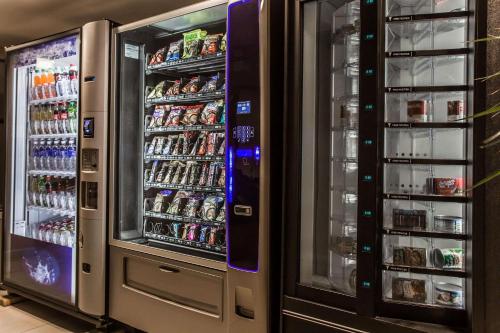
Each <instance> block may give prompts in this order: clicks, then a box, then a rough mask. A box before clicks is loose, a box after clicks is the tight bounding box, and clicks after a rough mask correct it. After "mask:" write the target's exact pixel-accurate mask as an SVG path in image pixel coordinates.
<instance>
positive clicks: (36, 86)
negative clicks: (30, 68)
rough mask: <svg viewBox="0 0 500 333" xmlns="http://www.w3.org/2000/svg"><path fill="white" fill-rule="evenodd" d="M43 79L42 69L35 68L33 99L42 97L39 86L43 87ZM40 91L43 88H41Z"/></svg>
mask: <svg viewBox="0 0 500 333" xmlns="http://www.w3.org/2000/svg"><path fill="white" fill-rule="evenodd" d="M41 83H42V79H41V77H40V71H39V70H38V69H37V68H35V75H34V76H33V87H32V93H31V95H32V98H33V99H40V97H39V96H40V95H39V87H41ZM40 92H42V91H41V89H40Z"/></svg>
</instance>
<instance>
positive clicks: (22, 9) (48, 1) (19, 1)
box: [0, 0, 200, 58]
mask: <svg viewBox="0 0 500 333" xmlns="http://www.w3.org/2000/svg"><path fill="white" fill-rule="evenodd" d="M196 2H200V1H199V0H198V1H197V0H69V1H68V0H0V58H3V57H4V50H3V49H4V47H5V46H10V45H15V44H20V43H24V42H26V41H30V40H34V39H38V38H41V37H44V36H48V35H52V34H55V33H58V32H62V31H65V30H69V29H72V28H76V27H79V26H82V25H83V24H84V23H86V22H90V21H95V20H99V19H103V18H107V19H110V20H113V21H115V22H118V23H121V24H125V23H129V22H134V21H137V20H140V19H143V18H147V17H150V16H154V15H158V14H161V13H164V12H167V11H170V10H173V9H177V8H180V7H184V6H187V5H190V4H193V3H196Z"/></svg>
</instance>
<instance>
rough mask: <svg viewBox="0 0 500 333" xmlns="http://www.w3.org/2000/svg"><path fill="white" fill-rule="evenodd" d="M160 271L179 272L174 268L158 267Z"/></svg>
mask: <svg viewBox="0 0 500 333" xmlns="http://www.w3.org/2000/svg"><path fill="white" fill-rule="evenodd" d="M158 268H159V269H160V271H162V272H163V273H179V270H178V269H176V268H171V267H167V266H160V267H158Z"/></svg>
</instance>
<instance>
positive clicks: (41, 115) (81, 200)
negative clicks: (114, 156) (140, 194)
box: [2, 21, 111, 321]
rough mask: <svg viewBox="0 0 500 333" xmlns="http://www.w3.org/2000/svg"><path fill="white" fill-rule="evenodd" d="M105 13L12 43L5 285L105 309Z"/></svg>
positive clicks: (85, 308)
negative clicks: (76, 25) (67, 28)
mask: <svg viewBox="0 0 500 333" xmlns="http://www.w3.org/2000/svg"><path fill="white" fill-rule="evenodd" d="M110 27H111V23H110V22H109V21H97V22H92V23H88V24H85V25H84V26H83V27H82V28H81V29H75V30H72V31H68V32H65V33H62V34H58V35H55V36H52V37H48V38H45V39H42V40H38V41H34V42H30V43H27V44H23V45H19V46H14V47H10V48H7V58H6V67H7V71H6V73H7V110H6V121H5V125H6V158H5V160H6V173H5V206H4V208H5V209H4V224H3V226H4V227H3V230H2V245H3V251H2V286H3V287H5V288H6V289H7V290H9V291H12V292H15V293H17V294H21V295H24V296H26V297H27V298H31V299H34V300H36V301H39V302H42V303H45V304H48V305H51V306H55V307H57V308H59V309H61V310H64V311H66V312H68V313H71V314H72V315H76V316H78V315H80V316H81V317H82V318H85V319H87V320H91V321H92V320H95V321H99V320H100V319H101V318H102V317H103V316H105V314H106V310H105V293H106V289H105V285H106V281H105V278H106V277H105V273H106V260H105V258H106V228H105V222H106V218H105V215H104V213H105V212H106V195H105V193H106V184H105V182H104V180H105V171H106V169H107V168H106V167H105V166H106V156H107V152H106V149H107V140H106V138H107V134H106V133H107V132H106V131H107V109H108V102H107V101H108V68H109V63H108V62H109V39H110V32H111V29H110Z"/></svg>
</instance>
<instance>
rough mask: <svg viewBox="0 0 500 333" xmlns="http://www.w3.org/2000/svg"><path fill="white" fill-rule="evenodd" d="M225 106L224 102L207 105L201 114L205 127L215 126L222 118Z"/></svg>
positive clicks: (219, 101) (201, 120) (201, 121)
mask: <svg viewBox="0 0 500 333" xmlns="http://www.w3.org/2000/svg"><path fill="white" fill-rule="evenodd" d="M223 106H224V101H223V100H218V101H214V102H209V103H207V105H205V108H204V109H203V111H202V112H201V117H200V123H202V124H205V125H215V124H216V123H217V120H218V119H219V117H220V114H221V111H222V109H223Z"/></svg>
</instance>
